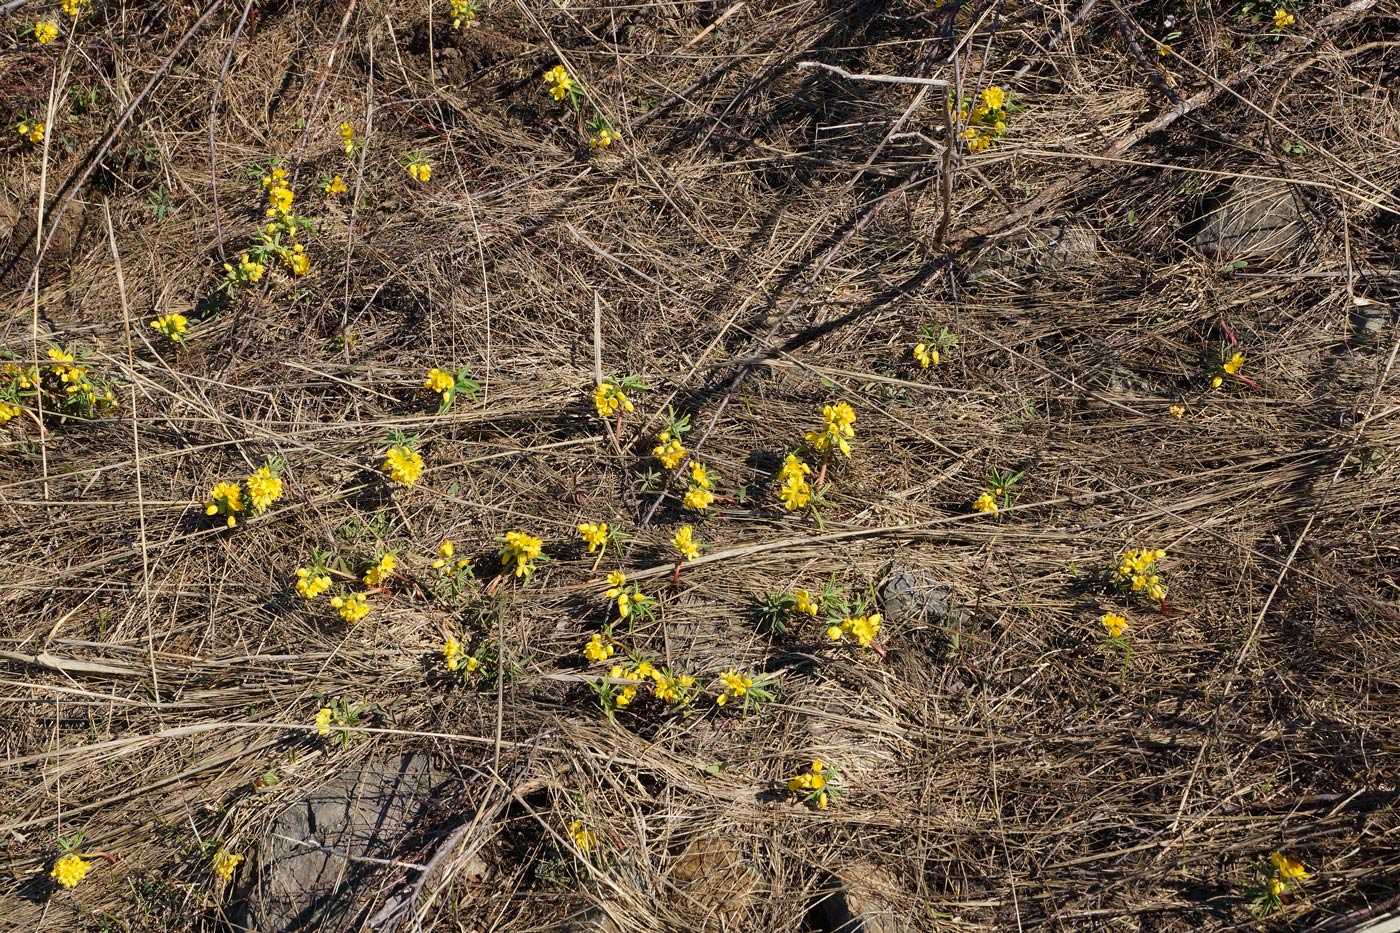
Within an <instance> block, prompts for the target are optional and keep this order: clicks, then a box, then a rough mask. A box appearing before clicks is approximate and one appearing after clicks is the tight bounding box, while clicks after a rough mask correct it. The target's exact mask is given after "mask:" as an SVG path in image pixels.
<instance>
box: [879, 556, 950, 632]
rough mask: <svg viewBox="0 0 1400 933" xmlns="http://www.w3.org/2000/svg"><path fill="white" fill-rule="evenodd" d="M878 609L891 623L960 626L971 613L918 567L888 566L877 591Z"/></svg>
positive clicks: (895, 564) (894, 564)
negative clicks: (878, 597) (878, 598)
mask: <svg viewBox="0 0 1400 933" xmlns="http://www.w3.org/2000/svg"><path fill="white" fill-rule="evenodd" d="M878 592H879V595H880V610H881V612H882V613H883V614H884V616H885V618H886V619H888V620H889V621H890V622H893V623H909V624H923V625H953V626H955V627H961V626H964V625H966V624H967V623H968V622H970V621H971V620H972V614H971V613H970V612H968V611H967V610H966V609H963V608H962V607H961V606H958V605H957V603H956V601H955V600H954V599H953V595H952V592H951V591H950V590H949V589H948V588H947V587H945V586H942V585H941V584H940V583H939V582H938V580H936V579H934V578H933V577H932V576H930V575H929V574H927V573H925V572H924V571H922V570H919V569H918V568H911V567H905V566H904V565H903V564H900V563H897V562H895V563H891V564H890V565H889V566H888V567H886V568H885V572H884V575H883V577H882V578H881V580H880V585H879V589H878Z"/></svg>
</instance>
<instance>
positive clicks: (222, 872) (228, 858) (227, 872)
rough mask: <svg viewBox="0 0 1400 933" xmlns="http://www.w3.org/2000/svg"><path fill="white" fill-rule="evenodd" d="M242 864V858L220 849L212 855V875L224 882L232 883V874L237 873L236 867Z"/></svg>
mask: <svg viewBox="0 0 1400 933" xmlns="http://www.w3.org/2000/svg"><path fill="white" fill-rule="evenodd" d="M242 864H243V856H241V855H235V854H234V853H232V852H229V851H228V850H227V849H220V850H219V851H218V852H215V853H214V865H213V867H214V874H215V875H217V876H218V877H219V878H222V879H223V880H224V881H232V880H233V873H234V872H236V871H238V866H239V865H242Z"/></svg>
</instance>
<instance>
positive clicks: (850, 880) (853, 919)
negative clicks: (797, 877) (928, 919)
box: [817, 862, 915, 933]
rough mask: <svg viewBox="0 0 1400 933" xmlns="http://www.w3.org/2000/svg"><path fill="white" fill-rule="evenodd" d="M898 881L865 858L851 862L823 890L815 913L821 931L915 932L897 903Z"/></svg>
mask: <svg viewBox="0 0 1400 933" xmlns="http://www.w3.org/2000/svg"><path fill="white" fill-rule="evenodd" d="M900 895H901V891H900V885H899V884H898V882H896V881H895V879H894V878H893V877H892V876H891V875H890V874H889V873H888V872H886V871H884V870H883V869H881V868H878V867H876V866H874V865H871V864H869V863H867V862H852V863H851V864H849V865H847V866H846V867H845V868H844V869H843V870H842V872H841V876H840V877H839V878H837V877H835V876H832V877H831V878H829V879H828V880H827V884H826V885H825V887H824V890H823V891H822V899H821V902H820V904H818V913H817V915H818V917H819V918H820V922H821V929H822V930H823V931H824V933H914V930H915V927H914V925H913V920H912V918H911V917H910V916H909V912H908V910H901V909H900V908H899V907H898V906H897V904H898V902H900V901H904V902H906V903H907V902H908V900H909V899H908V898H907V897H901V896H900Z"/></svg>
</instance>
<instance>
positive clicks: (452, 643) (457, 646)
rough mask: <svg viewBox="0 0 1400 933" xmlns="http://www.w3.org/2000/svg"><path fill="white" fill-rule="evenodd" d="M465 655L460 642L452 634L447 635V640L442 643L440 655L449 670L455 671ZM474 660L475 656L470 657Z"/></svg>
mask: <svg viewBox="0 0 1400 933" xmlns="http://www.w3.org/2000/svg"><path fill="white" fill-rule="evenodd" d="M466 655H467V652H466V649H464V648H463V647H462V643H461V642H460V641H458V640H457V638H456V637H455V636H453V635H448V636H447V640H446V641H445V642H443V644H442V657H443V660H444V661H445V662H446V664H447V669H448V670H449V671H455V670H457V669H458V668H460V667H461V666H462V659H463V658H465V657H466ZM472 660H473V661H474V660H476V659H475V658H473V659H472Z"/></svg>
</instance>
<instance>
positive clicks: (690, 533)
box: [671, 525, 700, 560]
mask: <svg viewBox="0 0 1400 933" xmlns="http://www.w3.org/2000/svg"><path fill="white" fill-rule="evenodd" d="M671 546H672V547H674V548H675V549H676V553H677V554H679V555H680V559H681V560H695V558H697V557H699V556H700V545H699V543H698V542H697V541H696V540H695V529H694V527H692V526H690V525H682V526H681V527H680V529H679V530H678V531H677V532H676V533H675V535H674V536H673V537H672V538H671Z"/></svg>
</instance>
